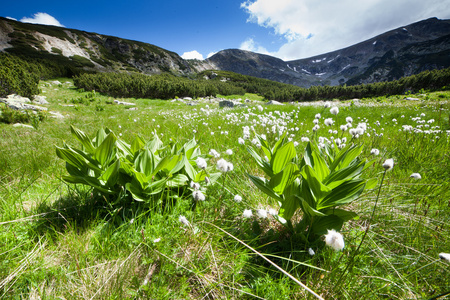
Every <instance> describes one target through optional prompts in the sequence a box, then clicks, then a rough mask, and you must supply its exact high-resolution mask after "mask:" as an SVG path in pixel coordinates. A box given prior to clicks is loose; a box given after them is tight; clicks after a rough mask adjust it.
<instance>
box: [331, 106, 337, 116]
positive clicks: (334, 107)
mask: <svg viewBox="0 0 450 300" xmlns="http://www.w3.org/2000/svg"><path fill="white" fill-rule="evenodd" d="M330 113H332V114H333V115H337V114H338V113H339V108H338V107H337V106H333V107H332V108H331V109H330Z"/></svg>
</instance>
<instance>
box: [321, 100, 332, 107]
mask: <svg viewBox="0 0 450 300" xmlns="http://www.w3.org/2000/svg"><path fill="white" fill-rule="evenodd" d="M323 107H324V108H328V107H331V103H330V102H328V101H327V102H325V104H324V105H323Z"/></svg>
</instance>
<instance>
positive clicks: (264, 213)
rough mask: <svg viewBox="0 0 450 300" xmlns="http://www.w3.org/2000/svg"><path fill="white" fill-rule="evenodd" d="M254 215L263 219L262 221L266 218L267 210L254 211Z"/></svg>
mask: <svg viewBox="0 0 450 300" xmlns="http://www.w3.org/2000/svg"><path fill="white" fill-rule="evenodd" d="M256 213H257V214H258V217H260V218H263V219H265V218H267V210H265V209H258V210H256Z"/></svg>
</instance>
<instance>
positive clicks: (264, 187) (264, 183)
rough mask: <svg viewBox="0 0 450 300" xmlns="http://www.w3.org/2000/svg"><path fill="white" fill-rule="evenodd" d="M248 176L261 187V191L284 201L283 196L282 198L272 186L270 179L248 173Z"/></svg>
mask: <svg viewBox="0 0 450 300" xmlns="http://www.w3.org/2000/svg"><path fill="white" fill-rule="evenodd" d="M247 176H248V177H249V178H250V180H251V181H252V182H253V183H254V184H255V185H256V187H257V188H258V189H260V191H261V192H263V193H265V194H266V195H268V196H270V197H272V198H274V199H276V200H279V201H283V198H281V197H280V196H279V195H277V194H276V193H275V192H274V191H273V190H272V188H271V187H270V184H269V181H268V180H267V179H265V178H261V177H258V176H253V175H250V174H247Z"/></svg>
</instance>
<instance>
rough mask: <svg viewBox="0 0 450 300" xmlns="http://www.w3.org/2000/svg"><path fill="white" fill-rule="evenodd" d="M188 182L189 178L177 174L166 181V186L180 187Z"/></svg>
mask: <svg viewBox="0 0 450 300" xmlns="http://www.w3.org/2000/svg"><path fill="white" fill-rule="evenodd" d="M188 181H189V178H188V177H187V176H186V175H184V174H177V175H175V176H173V177H172V178H170V179H169V180H167V183H166V185H167V186H168V187H180V186H183V185H185V184H186V183H187V182H188Z"/></svg>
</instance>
